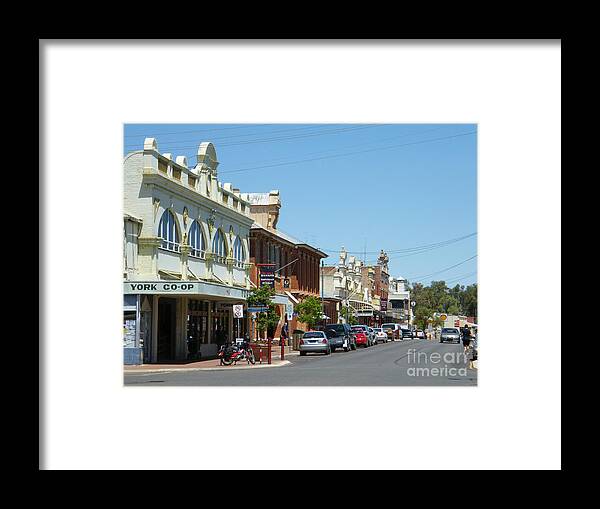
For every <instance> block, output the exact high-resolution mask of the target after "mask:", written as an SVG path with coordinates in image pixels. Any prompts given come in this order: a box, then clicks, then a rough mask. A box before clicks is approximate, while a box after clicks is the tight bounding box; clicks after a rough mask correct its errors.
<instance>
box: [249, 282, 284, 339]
mask: <svg viewBox="0 0 600 509" xmlns="http://www.w3.org/2000/svg"><path fill="white" fill-rule="evenodd" d="M274 296H275V289H274V288H271V287H270V286H267V285H263V286H261V287H260V288H254V289H253V290H252V292H251V293H250V295H249V296H248V305H249V306H257V307H258V306H261V307H268V308H269V310H268V311H267V312H264V313H258V316H257V317H256V328H257V329H258V331H259V332H260V333H261V334H262V333H264V332H265V331H267V335H269V336H270V337H273V335H274V334H275V330H276V329H277V324H278V323H279V314H278V313H277V307H276V306H275V304H273V297H274Z"/></svg>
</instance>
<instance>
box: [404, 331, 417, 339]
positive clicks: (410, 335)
mask: <svg viewBox="0 0 600 509" xmlns="http://www.w3.org/2000/svg"><path fill="white" fill-rule="evenodd" d="M400 330H401V331H402V339H413V338H414V337H415V336H414V334H413V331H412V330H411V329H400Z"/></svg>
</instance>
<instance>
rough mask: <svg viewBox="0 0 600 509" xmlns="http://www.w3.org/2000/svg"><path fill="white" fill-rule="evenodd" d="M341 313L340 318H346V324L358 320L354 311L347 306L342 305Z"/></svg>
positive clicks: (354, 322) (354, 323)
mask: <svg viewBox="0 0 600 509" xmlns="http://www.w3.org/2000/svg"><path fill="white" fill-rule="evenodd" d="M341 315H342V318H344V319H345V320H346V323H347V324H348V325H356V323H357V322H358V320H357V319H356V317H355V316H354V313H353V312H352V309H351V308H349V307H348V306H342V311H341Z"/></svg>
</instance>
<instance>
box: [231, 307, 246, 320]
mask: <svg viewBox="0 0 600 509" xmlns="http://www.w3.org/2000/svg"><path fill="white" fill-rule="evenodd" d="M233 316H235V317H236V318H243V317H244V305H243V304H235V305H234V306H233Z"/></svg>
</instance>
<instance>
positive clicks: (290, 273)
mask: <svg viewBox="0 0 600 509" xmlns="http://www.w3.org/2000/svg"><path fill="white" fill-rule="evenodd" d="M243 196H244V199H245V200H246V201H247V202H248V203H249V204H250V215H251V217H252V219H253V220H254V223H253V224H252V226H251V229H250V263H251V270H250V279H251V280H252V282H253V284H254V285H256V286H258V285H260V282H261V279H260V273H261V270H265V269H267V268H268V269H269V271H270V272H271V271H272V272H273V273H274V278H273V279H274V288H275V291H276V293H277V295H276V298H275V300H274V303H275V304H277V309H278V313H279V316H280V319H279V323H278V325H277V328H276V330H275V331H273V337H274V338H279V337H280V335H281V330H282V328H283V327H285V326H287V330H288V335H289V334H291V333H292V332H293V331H294V330H296V329H300V330H308V327H307V325H306V324H303V323H301V322H299V321H298V319H297V317H296V316H295V313H294V312H293V308H294V306H295V305H297V304H299V303H300V302H301V301H302V300H303V299H305V298H307V297H317V298H320V297H321V295H320V289H321V285H320V277H319V275H320V272H319V267H320V263H321V259H323V258H326V257H327V254H326V253H324V252H322V251H320V250H319V249H317V248H315V247H313V246H310V245H309V244H307V243H305V242H302V241H300V240H298V239H296V238H294V237H292V236H291V235H288V234H286V233H283V232H282V231H280V230H279V229H278V228H277V222H278V220H279V211H280V209H281V198H280V196H279V191H276V190H275V191H271V192H269V193H247V194H244V195H243Z"/></svg>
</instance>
